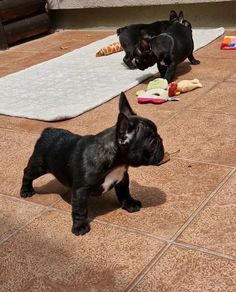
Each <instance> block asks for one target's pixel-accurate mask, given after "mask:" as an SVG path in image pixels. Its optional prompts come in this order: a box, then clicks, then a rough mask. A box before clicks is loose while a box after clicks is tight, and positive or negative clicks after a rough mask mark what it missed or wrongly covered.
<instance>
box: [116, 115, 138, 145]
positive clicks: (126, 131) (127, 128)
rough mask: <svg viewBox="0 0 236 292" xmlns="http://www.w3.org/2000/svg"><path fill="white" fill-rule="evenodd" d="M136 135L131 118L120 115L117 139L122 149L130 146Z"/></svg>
mask: <svg viewBox="0 0 236 292" xmlns="http://www.w3.org/2000/svg"><path fill="white" fill-rule="evenodd" d="M134 134H135V130H134V129H133V127H132V123H131V121H130V120H129V118H128V117H127V116H126V115H125V114H123V113H119V115H118V120H117V126H116V139H117V143H118V145H119V146H121V147H127V146H129V144H130V143H131V141H132V139H133V137H134Z"/></svg>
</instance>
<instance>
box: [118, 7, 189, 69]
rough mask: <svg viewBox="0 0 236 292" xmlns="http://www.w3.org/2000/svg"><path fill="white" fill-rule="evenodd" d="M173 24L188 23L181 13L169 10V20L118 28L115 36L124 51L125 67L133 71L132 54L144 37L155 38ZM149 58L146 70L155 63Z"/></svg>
mask: <svg viewBox="0 0 236 292" xmlns="http://www.w3.org/2000/svg"><path fill="white" fill-rule="evenodd" d="M175 22H181V23H183V24H185V23H188V21H187V20H185V19H184V16H183V12H182V11H181V12H180V13H179V15H177V13H176V12H175V11H174V10H171V11H170V13H169V20H162V21H156V22H153V23H148V24H131V25H127V26H124V27H120V28H118V29H117V35H118V36H119V41H120V43H121V46H122V48H123V49H124V51H125V56H124V58H123V61H124V63H125V64H126V66H127V67H128V68H130V69H135V68H136V67H137V66H136V64H135V63H134V62H133V59H134V52H135V50H136V47H137V46H138V45H139V42H140V41H141V40H142V39H143V37H144V35H148V36H149V37H154V36H157V35H159V34H161V33H163V32H165V31H166V30H167V29H168V28H169V27H170V26H171V25H172V23H175ZM151 57H152V56H151ZM151 57H150V58H146V64H145V66H146V68H147V67H150V66H153V65H154V64H155V63H156V60H155V59H152V58H151ZM143 61H144V59H143Z"/></svg>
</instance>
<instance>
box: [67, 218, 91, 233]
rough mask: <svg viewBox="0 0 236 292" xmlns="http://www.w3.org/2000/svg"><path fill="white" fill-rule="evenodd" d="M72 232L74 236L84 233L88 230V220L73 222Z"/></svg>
mask: <svg viewBox="0 0 236 292" xmlns="http://www.w3.org/2000/svg"><path fill="white" fill-rule="evenodd" d="M71 231H72V233H73V234H74V235H76V236H78V235H84V234H86V233H88V232H89V231H90V226H89V224H88V222H86V221H85V222H79V223H73V226H72V230H71Z"/></svg>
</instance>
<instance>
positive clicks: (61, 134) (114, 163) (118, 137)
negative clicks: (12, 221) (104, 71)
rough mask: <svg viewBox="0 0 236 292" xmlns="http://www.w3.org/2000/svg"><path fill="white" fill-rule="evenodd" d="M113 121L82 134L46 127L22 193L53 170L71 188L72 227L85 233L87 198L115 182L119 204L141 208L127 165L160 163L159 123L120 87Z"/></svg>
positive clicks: (130, 209) (27, 192) (129, 208)
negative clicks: (139, 110)
mask: <svg viewBox="0 0 236 292" xmlns="http://www.w3.org/2000/svg"><path fill="white" fill-rule="evenodd" d="M119 110H120V112H119V115H118V120H117V123H116V125H115V126H113V127H111V128H108V129H106V130H104V131H102V132H101V133H99V134H97V135H88V136H80V135H75V134H73V133H71V132H69V131H67V130H63V129H56V128H47V129H45V130H43V132H42V135H41V137H40V138H39V139H38V141H37V142H36V145H35V148H34V152H33V154H32V156H31V157H30V159H29V162H28V165H27V167H26V168H25V170H24V176H23V181H22V187H21V192H20V194H21V196H22V197H30V196H32V195H33V194H34V193H35V191H34V189H33V186H32V182H33V180H35V179H36V178H38V177H40V176H42V175H44V174H46V173H52V174H53V175H54V176H55V177H56V178H57V179H58V180H59V181H60V182H62V183H63V184H64V185H66V186H69V187H70V188H72V201H71V203H72V219H73V227H72V232H73V233H74V234H75V235H79V234H81V235H83V234H85V233H87V232H89V230H90V226H89V223H88V220H87V217H88V210H87V201H88V197H89V196H90V195H101V194H102V193H103V192H106V191H108V190H110V189H111V188H113V187H115V191H116V194H117V197H118V200H119V202H120V204H121V207H122V208H123V209H125V210H127V211H128V212H135V211H138V210H139V209H140V208H141V202H140V201H137V200H134V199H133V198H132V197H131V195H130V192H129V176H128V168H129V166H133V167H138V166H141V165H159V164H160V162H161V161H162V160H163V158H164V147H163V143H162V139H161V137H160V136H159V135H158V133H157V128H156V126H155V124H154V123H153V122H152V121H150V120H148V119H145V118H142V117H140V116H137V115H136V114H135V113H134V112H133V110H132V109H131V107H130V105H129V103H128V101H127V98H126V96H125V94H124V93H123V92H122V93H121V95H120V101H119Z"/></svg>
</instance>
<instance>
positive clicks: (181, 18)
mask: <svg viewBox="0 0 236 292" xmlns="http://www.w3.org/2000/svg"><path fill="white" fill-rule="evenodd" d="M178 20H179V22H180V23H183V21H184V14H183V11H182V10H181V11H180V13H179V16H178Z"/></svg>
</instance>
